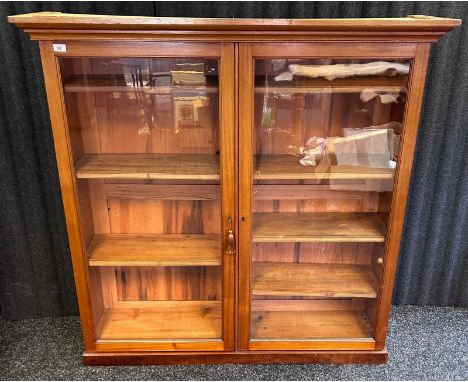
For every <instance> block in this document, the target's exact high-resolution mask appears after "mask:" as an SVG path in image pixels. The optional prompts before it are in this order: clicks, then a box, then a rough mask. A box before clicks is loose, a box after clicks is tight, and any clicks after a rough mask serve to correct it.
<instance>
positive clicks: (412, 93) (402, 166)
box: [375, 44, 430, 349]
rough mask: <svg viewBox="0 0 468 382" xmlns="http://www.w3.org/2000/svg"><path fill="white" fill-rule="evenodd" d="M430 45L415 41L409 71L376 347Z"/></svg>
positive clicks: (381, 342)
mask: <svg viewBox="0 0 468 382" xmlns="http://www.w3.org/2000/svg"><path fill="white" fill-rule="evenodd" d="M429 49H430V44H419V45H418V47H417V51H416V55H415V58H414V60H413V62H412V68H411V73H410V81H409V86H408V89H409V90H408V100H407V103H406V110H405V116H404V120H403V134H402V137H401V143H400V153H399V157H398V165H397V174H396V180H395V185H394V192H393V196H392V209H391V213H390V219H389V227H388V234H387V248H386V253H385V258H384V268H383V275H382V287H381V293H380V299H379V303H378V308H377V314H376V330H375V338H376V348H377V349H383V348H384V347H385V337H386V335H387V327H388V317H389V314H390V304H391V299H392V294H393V285H394V281H395V273H396V268H397V264H398V253H399V250H400V242H401V234H402V231H403V222H404V218H405V210H406V201H407V197H408V190H409V183H410V179H411V170H412V167H413V156H414V148H415V145H416V138H417V134H418V126H419V115H420V111H421V104H422V99H423V95H424V83H425V79H426V70H427V61H428V57H429Z"/></svg>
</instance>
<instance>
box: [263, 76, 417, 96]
mask: <svg viewBox="0 0 468 382" xmlns="http://www.w3.org/2000/svg"><path fill="white" fill-rule="evenodd" d="M407 83H408V76H407V75H398V76H395V77H388V76H360V77H350V78H337V79H334V80H333V81H329V80H327V79H325V78H306V77H296V78H295V79H294V81H275V80H274V78H273V76H272V77H271V79H270V80H269V83H268V86H267V85H266V84H265V77H264V76H263V77H257V79H256V81H255V93H261V94H264V93H281V94H297V95H304V94H309V93H310V94H313V93H360V92H361V91H362V90H363V89H372V90H374V91H376V92H392V93H393V92H406V87H407Z"/></svg>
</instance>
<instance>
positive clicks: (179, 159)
mask: <svg viewBox="0 0 468 382" xmlns="http://www.w3.org/2000/svg"><path fill="white" fill-rule="evenodd" d="M76 175H77V177H78V178H87V179H96V178H97V179H186V180H191V179H204V180H219V157H218V156H216V155H208V154H207V155H202V154H85V155H83V156H82V157H81V158H80V160H79V161H78V163H77V164H76Z"/></svg>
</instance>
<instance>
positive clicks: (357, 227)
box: [253, 212, 386, 242]
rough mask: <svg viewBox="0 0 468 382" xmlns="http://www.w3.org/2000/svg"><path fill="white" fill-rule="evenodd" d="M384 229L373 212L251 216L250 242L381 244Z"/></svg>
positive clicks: (290, 213) (258, 214) (382, 223)
mask: <svg viewBox="0 0 468 382" xmlns="http://www.w3.org/2000/svg"><path fill="white" fill-rule="evenodd" d="M385 234H386V227H385V223H384V222H383V220H382V219H381V218H380V216H379V215H378V214H374V213H351V212H349V213H344V212H342V213H331V212H328V213H318V212H317V213H292V212H282V213H259V212H257V213H255V214H254V222H253V241H254V242H320V241H325V242H327V241H328V242H382V241H384V240H385Z"/></svg>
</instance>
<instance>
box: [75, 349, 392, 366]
mask: <svg viewBox="0 0 468 382" xmlns="http://www.w3.org/2000/svg"><path fill="white" fill-rule="evenodd" d="M387 358H388V352H387V350H386V349H384V350H378V351H376V350H373V351H369V350H344V351H343V350H332V351H330V350H319V351H301V352H298V351H287V350H280V351H271V350H263V351H261V350H260V351H255V352H248V351H239V352H219V351H211V352H200V351H198V352H197V351H192V352H190V351H185V352H179V353H170V354H168V353H164V352H148V351H147V352H138V351H134V352H132V353H129V351H128V350H127V351H126V352H125V351H123V352H118V353H110V350H107V351H106V352H99V353H96V352H85V353H84V355H83V363H84V364H85V365H86V366H99V365H100V366H103V365H108V366H110V365H121V366H122V365H192V364H193V365H200V364H223V363H237V364H270V363H271V364H279V363H301V364H311V363H327V364H330V363H340V364H355V363H356V364H357V363H360V364H381V363H385V362H387Z"/></svg>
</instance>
